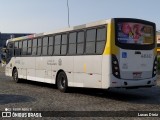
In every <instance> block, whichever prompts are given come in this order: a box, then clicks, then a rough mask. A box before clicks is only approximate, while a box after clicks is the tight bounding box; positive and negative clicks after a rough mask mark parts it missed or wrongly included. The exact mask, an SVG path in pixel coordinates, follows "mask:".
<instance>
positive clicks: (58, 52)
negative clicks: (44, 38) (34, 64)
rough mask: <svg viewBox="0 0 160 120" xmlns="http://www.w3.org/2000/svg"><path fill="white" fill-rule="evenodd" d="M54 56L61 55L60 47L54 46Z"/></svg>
mask: <svg viewBox="0 0 160 120" xmlns="http://www.w3.org/2000/svg"><path fill="white" fill-rule="evenodd" d="M54 54H55V55H60V45H55V46H54Z"/></svg>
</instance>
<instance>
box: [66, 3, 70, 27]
mask: <svg viewBox="0 0 160 120" xmlns="http://www.w3.org/2000/svg"><path fill="white" fill-rule="evenodd" d="M67 9H68V27H70V23H69V3H68V0H67Z"/></svg>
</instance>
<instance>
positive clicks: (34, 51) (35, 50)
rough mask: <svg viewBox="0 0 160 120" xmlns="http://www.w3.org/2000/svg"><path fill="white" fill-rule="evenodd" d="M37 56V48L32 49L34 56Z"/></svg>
mask: <svg viewBox="0 0 160 120" xmlns="http://www.w3.org/2000/svg"><path fill="white" fill-rule="evenodd" d="M36 54H37V48H36V47H33V48H32V55H36Z"/></svg>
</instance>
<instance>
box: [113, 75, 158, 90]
mask: <svg viewBox="0 0 160 120" xmlns="http://www.w3.org/2000/svg"><path fill="white" fill-rule="evenodd" d="M156 84H157V76H155V77H153V78H149V79H143V80H136V79H135V80H134V79H127V80H124V79H118V78H116V77H114V76H113V75H112V76H111V81H110V87H119V88H137V87H151V86H155V85H156Z"/></svg>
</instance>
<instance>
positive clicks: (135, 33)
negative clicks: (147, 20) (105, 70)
mask: <svg viewBox="0 0 160 120" xmlns="http://www.w3.org/2000/svg"><path fill="white" fill-rule="evenodd" d="M153 33H154V29H153V27H152V26H151V25H146V24H143V23H133V22H118V23H117V31H116V34H117V40H118V42H119V43H125V44H139V45H150V44H153V43H154V34H153Z"/></svg>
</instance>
